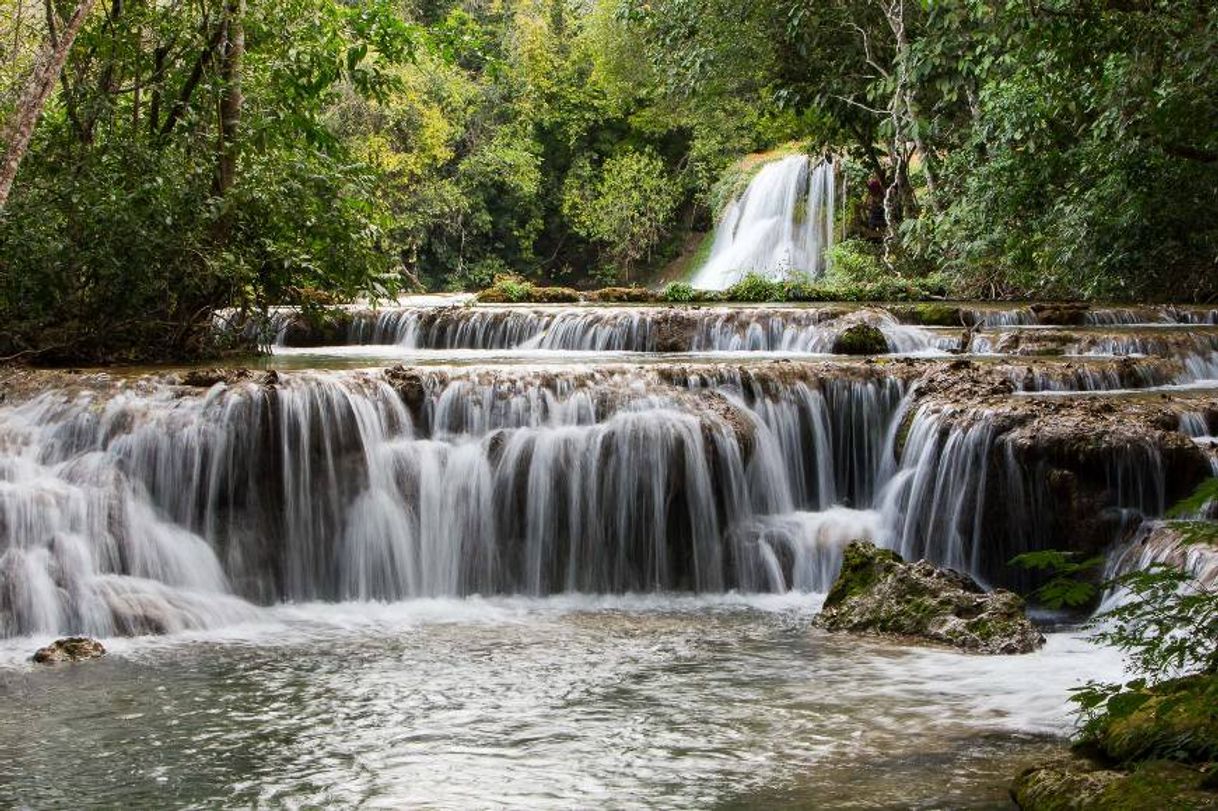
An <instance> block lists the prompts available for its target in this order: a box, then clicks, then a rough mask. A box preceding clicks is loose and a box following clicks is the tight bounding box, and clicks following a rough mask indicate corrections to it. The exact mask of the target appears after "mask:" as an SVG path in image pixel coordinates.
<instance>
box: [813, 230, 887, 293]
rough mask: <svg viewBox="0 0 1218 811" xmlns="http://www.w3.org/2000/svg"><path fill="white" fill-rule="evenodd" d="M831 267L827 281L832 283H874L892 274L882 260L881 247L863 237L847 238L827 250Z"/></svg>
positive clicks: (827, 262)
mask: <svg viewBox="0 0 1218 811" xmlns="http://www.w3.org/2000/svg"><path fill="white" fill-rule="evenodd" d="M825 260H826V264H827V265H828V267H829V271H828V273H826V274H825V282H826V283H828V284H831V285H834V286H836V285H844V284H851V283H858V282H862V283H868V284H874V283H879V282H884V281H886V280H888V279H889V278H890V277H891V276H892V274H891V273H890V272H889V271H887V270H886V269H885V268H884V266H883V264H881V262H880V255H879V248H878V246H876V245H875V244H873V243H870V242H866V241H864V240H861V239H847V240H845V241H844V242H839V243H837V244H836V245H834V246H833V247H832V248H830V249H829V250H828V251H826V252H825Z"/></svg>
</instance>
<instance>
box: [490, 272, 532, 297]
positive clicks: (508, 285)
mask: <svg viewBox="0 0 1218 811" xmlns="http://www.w3.org/2000/svg"><path fill="white" fill-rule="evenodd" d="M533 289H534V287H533V283H532V282H529V281H526V280H525V279H523V278H521V277H520V276H515V275H512V274H503V275H500V276H496V277H495V282H494V284H492V285H491V286H490V287H488V288H487V289H485V290H483V291H482V292H480V293H479V294H478V300H479V301H485V302H489V303H495V304H519V303H521V302H526V301H530V300H532V298H533Z"/></svg>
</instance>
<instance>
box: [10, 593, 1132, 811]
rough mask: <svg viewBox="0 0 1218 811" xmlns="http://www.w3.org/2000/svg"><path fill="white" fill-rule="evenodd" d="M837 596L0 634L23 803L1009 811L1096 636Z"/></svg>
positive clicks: (1096, 673)
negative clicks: (928, 631)
mask: <svg viewBox="0 0 1218 811" xmlns="http://www.w3.org/2000/svg"><path fill="white" fill-rule="evenodd" d="M818 606H819V600H818V599H817V598H815V597H810V596H807V595H799V594H790V595H783V596H766V597H744V596H735V595H723V596H718V597H706V598H703V597H692V596H687V597H678V596H627V597H604V598H597V597H587V596H563V597H554V598H549V599H544V600H542V599H537V600H534V599H527V598H502V599H479V598H473V599H466V600H438V601H432V600H424V601H413V602H408V603H399V604H391V605H380V604H339V605H303V606H282V607H277V608H272V609H266V610H264V611H263V613H262V614H261V616H260V618H259V620H258V621H257V622H256V623H252V624H246V625H241V626H234V627H230V628H227V629H222V630H215V631H209V632H205V633H199V634H179V635H173V636H168V637H145V638H137V639H115V640H107V642H106V644H107V645H108V647H109V648H110V651H111V653H110V655H109V656H107V657H106V658H105V659H103V660H100V661H97V662H91V663H88V664H83V665H77V666H68V667H53V668H45V667H35V666H33V665H32V664H29V663H28V661H27V657H28V656H29V654H30V653H31V652H32V651H33V649H34V648H35V647H37V646H38V645H39V644H43V643H45V641H46V640H42V639H30V638H25V639H6V640H3V641H0V701H3V703H4V706H5V707H7V708H8V710H7V711H6V712H4V713H0V752H3V753H4V757H3V758H0V806H3V807H14V806H16V807H20V806H26V805H28V806H31V807H39V808H41V807H54V806H73V807H78V806H81V805H106V806H126V807H136V806H139V807H161V808H167V807H197V808H214V807H221V806H227V807H231V806H244V807H248V806H251V805H259V806H264V805H271V806H288V807H300V806H310V807H316V806H331V807H333V806H338V807H350V806H354V805H363V806H368V807H384V808H402V807H426V808H453V809H470V808H488V807H515V808H531V809H536V808H577V807H614V808H624V807H648V808H682V809H684V808H808V807H832V808H877V807H900V808H941V807H952V808H1002V807H1009V800H1008V799H1007V795H1006V789H1007V786H1008V785H1009V783H1010V779H1011V777H1012V776H1013V774H1014V773H1015V772H1016V771H1017V770H1018V769H1019V768H1021V767H1022V766H1024V765H1026V764H1029V763H1031V762H1034V761H1035V760H1037V759H1038V758H1043V757H1044V756H1045V755H1046V754H1047V753H1049V752H1050V751H1052V750H1053V749H1054V748H1055V747H1058V746H1060V737H1061V736H1063V735H1065V734H1068V733H1069V731H1070V728H1071V720H1070V716H1069V708H1068V706H1067V697H1068V691H1069V688H1070V687H1071V686H1074V685H1076V684H1078V683H1080V682H1082V681H1085V680H1086V679H1088V678H1097V679H1104V678H1118V677H1119V676H1120V671H1121V663H1120V661H1119V659H1117V658H1116V656H1115V655H1114V654H1113V653H1112V652H1111V651H1108V650H1101V649H1097V648H1095V647H1093V646H1092V645H1091V644H1090V643H1088V642H1087V641H1086V640H1084V639H1082V638H1081V637H1080V636H1078V635H1075V634H1069V633H1055V634H1052V635H1050V637H1049V642H1048V644H1047V646H1046V647H1045V649H1044V650H1042V651H1041V652H1039V653H1036V654H1032V655H1029V656H1017V657H977V656H966V655H962V654H957V653H954V652H950V651H945V650H937V649H928V648H919V647H909V646H903V645H898V644H895V643H892V642H886V641H877V640H860V639H856V638H850V637H842V636H833V635H828V634H825V633H823V632H821V631H818V630H817V629H815V628H814V627H813V626H812V624H811V621H812V618H813V617H814V615H815V612H816V610H817V609H818Z"/></svg>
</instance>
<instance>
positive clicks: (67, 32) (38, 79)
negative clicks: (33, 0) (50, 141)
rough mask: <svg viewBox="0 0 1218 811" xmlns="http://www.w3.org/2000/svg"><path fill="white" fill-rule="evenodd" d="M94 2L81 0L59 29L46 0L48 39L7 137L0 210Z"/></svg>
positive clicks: (0, 181)
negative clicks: (58, 29) (57, 29)
mask: <svg viewBox="0 0 1218 811" xmlns="http://www.w3.org/2000/svg"><path fill="white" fill-rule="evenodd" d="M95 2H96V0H81V2H80V3H79V4H78V5H77V6H76V10H75V11H74V12H72V16H71V17H70V18H68V22H67V24H66V25H65V26H64V27H63V30H62V31H60V32H58V33H56V32H55V28H54V15H55V12H54V10H53V7H52V5H51V3H50V0H47V21H48V23H49V24H50V30H49V31H48V36H47V41H46V44H45V45H44V46H43V48H42V53H41V55H40V56H39V59H38V62H37V64H36V65H35V67H34V72H33V74H32V75H31V76H30V80H29V84H28V85H27V86H26V89H25V92H24V93H22V94H21V98H20V100H19V101H18V102H17V108H16V111H15V112H14V115H13V122H12V124H11V126H10V128H9V132H8V135H7V136H6V138H5V148H4V159H3V161H0V211H3V210H4V205H5V203H6V202H7V201H8V196H9V194H10V193H11V192H12V190H13V181H14V180H15V179H16V177H17V169H18V167H19V166H20V165H21V160H22V158H24V157H25V153H26V150H27V149H29V146H30V140H31V139H32V138H33V137H34V127H35V126H36V125H37V124H38V119H39V118H40V117H41V116H42V110H43V108H44V107H45V106H46V103H47V99H49V98H50V97H51V92H52V91H53V90H54V89H55V85H56V83H57V82H58V81H59V77H60V74H61V73H63V66H64V63H65V62H67V60H68V52H69V51H71V50H72V43H73V42H75V41H76V36H77V34H79V33H80V29H81V26H83V25H84V24H85V19H86V18H87V17H88V16H89V12H90V11H91V10H92V9H93V4H94V3H95Z"/></svg>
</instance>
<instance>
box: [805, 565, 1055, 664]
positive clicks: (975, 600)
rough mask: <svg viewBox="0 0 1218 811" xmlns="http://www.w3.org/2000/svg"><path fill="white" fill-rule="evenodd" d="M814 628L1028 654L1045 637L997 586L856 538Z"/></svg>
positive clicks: (1017, 600) (979, 650)
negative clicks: (985, 585) (993, 588)
mask: <svg viewBox="0 0 1218 811" xmlns="http://www.w3.org/2000/svg"><path fill="white" fill-rule="evenodd" d="M817 624H818V625H819V626H820V627H822V628H825V629H826V630H830V631H845V632H850V633H856V634H879V635H893V636H901V637H907V638H911V639H917V640H923V641H927V642H934V643H939V644H944V645H950V646H952V647H955V648H960V649H961V650H966V651H970V652H973V653H1002V654H1009V653H1030V652H1032V651H1034V650H1036V649H1037V648H1039V647H1040V646H1041V645H1043V644H1044V641H1045V639H1044V637H1043V636H1042V635H1041V634H1040V632H1039V631H1037V630H1036V628H1035V627H1034V626H1033V625H1032V623H1031V622H1030V621H1029V620H1028V618H1027V615H1026V614H1025V612H1024V602H1023V600H1022V599H1021V598H1020V597H1019V596H1018V595H1016V594H1013V593H1011V592H1009V591H1003V590H1001V589H999V590H997V591H993V592H986V591H985V590H984V589H983V588H981V586H979V585H978V584H977V583H976V582H974V581H973V579H972V578H970V577H968V576H967V575H964V574H961V573H960V572H956V571H952V570H950V569H940V568H937V567H935V566H933V565H931V564H930V563H927V562H926V561H918V562H917V563H906V562H905V561H904V560H902V559H901V556H900V555H898V554H897V553H895V552H892V551H889V550H887V549H879V548H877V547H876V546H875V545H874V544H870V543H866V542H864V541H854V542H853V543H851V544H850V545H848V546H847V547H846V549H845V552H844V555H843V561H842V571H841V574H840V575H838V578H837V581H836V582H834V584H833V588H832V589H831V590H830V591H829V596H828V597H827V598H826V599H825V605H824V610H823V611H822V612H821V613H820V615H819V616H818V617H817Z"/></svg>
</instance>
